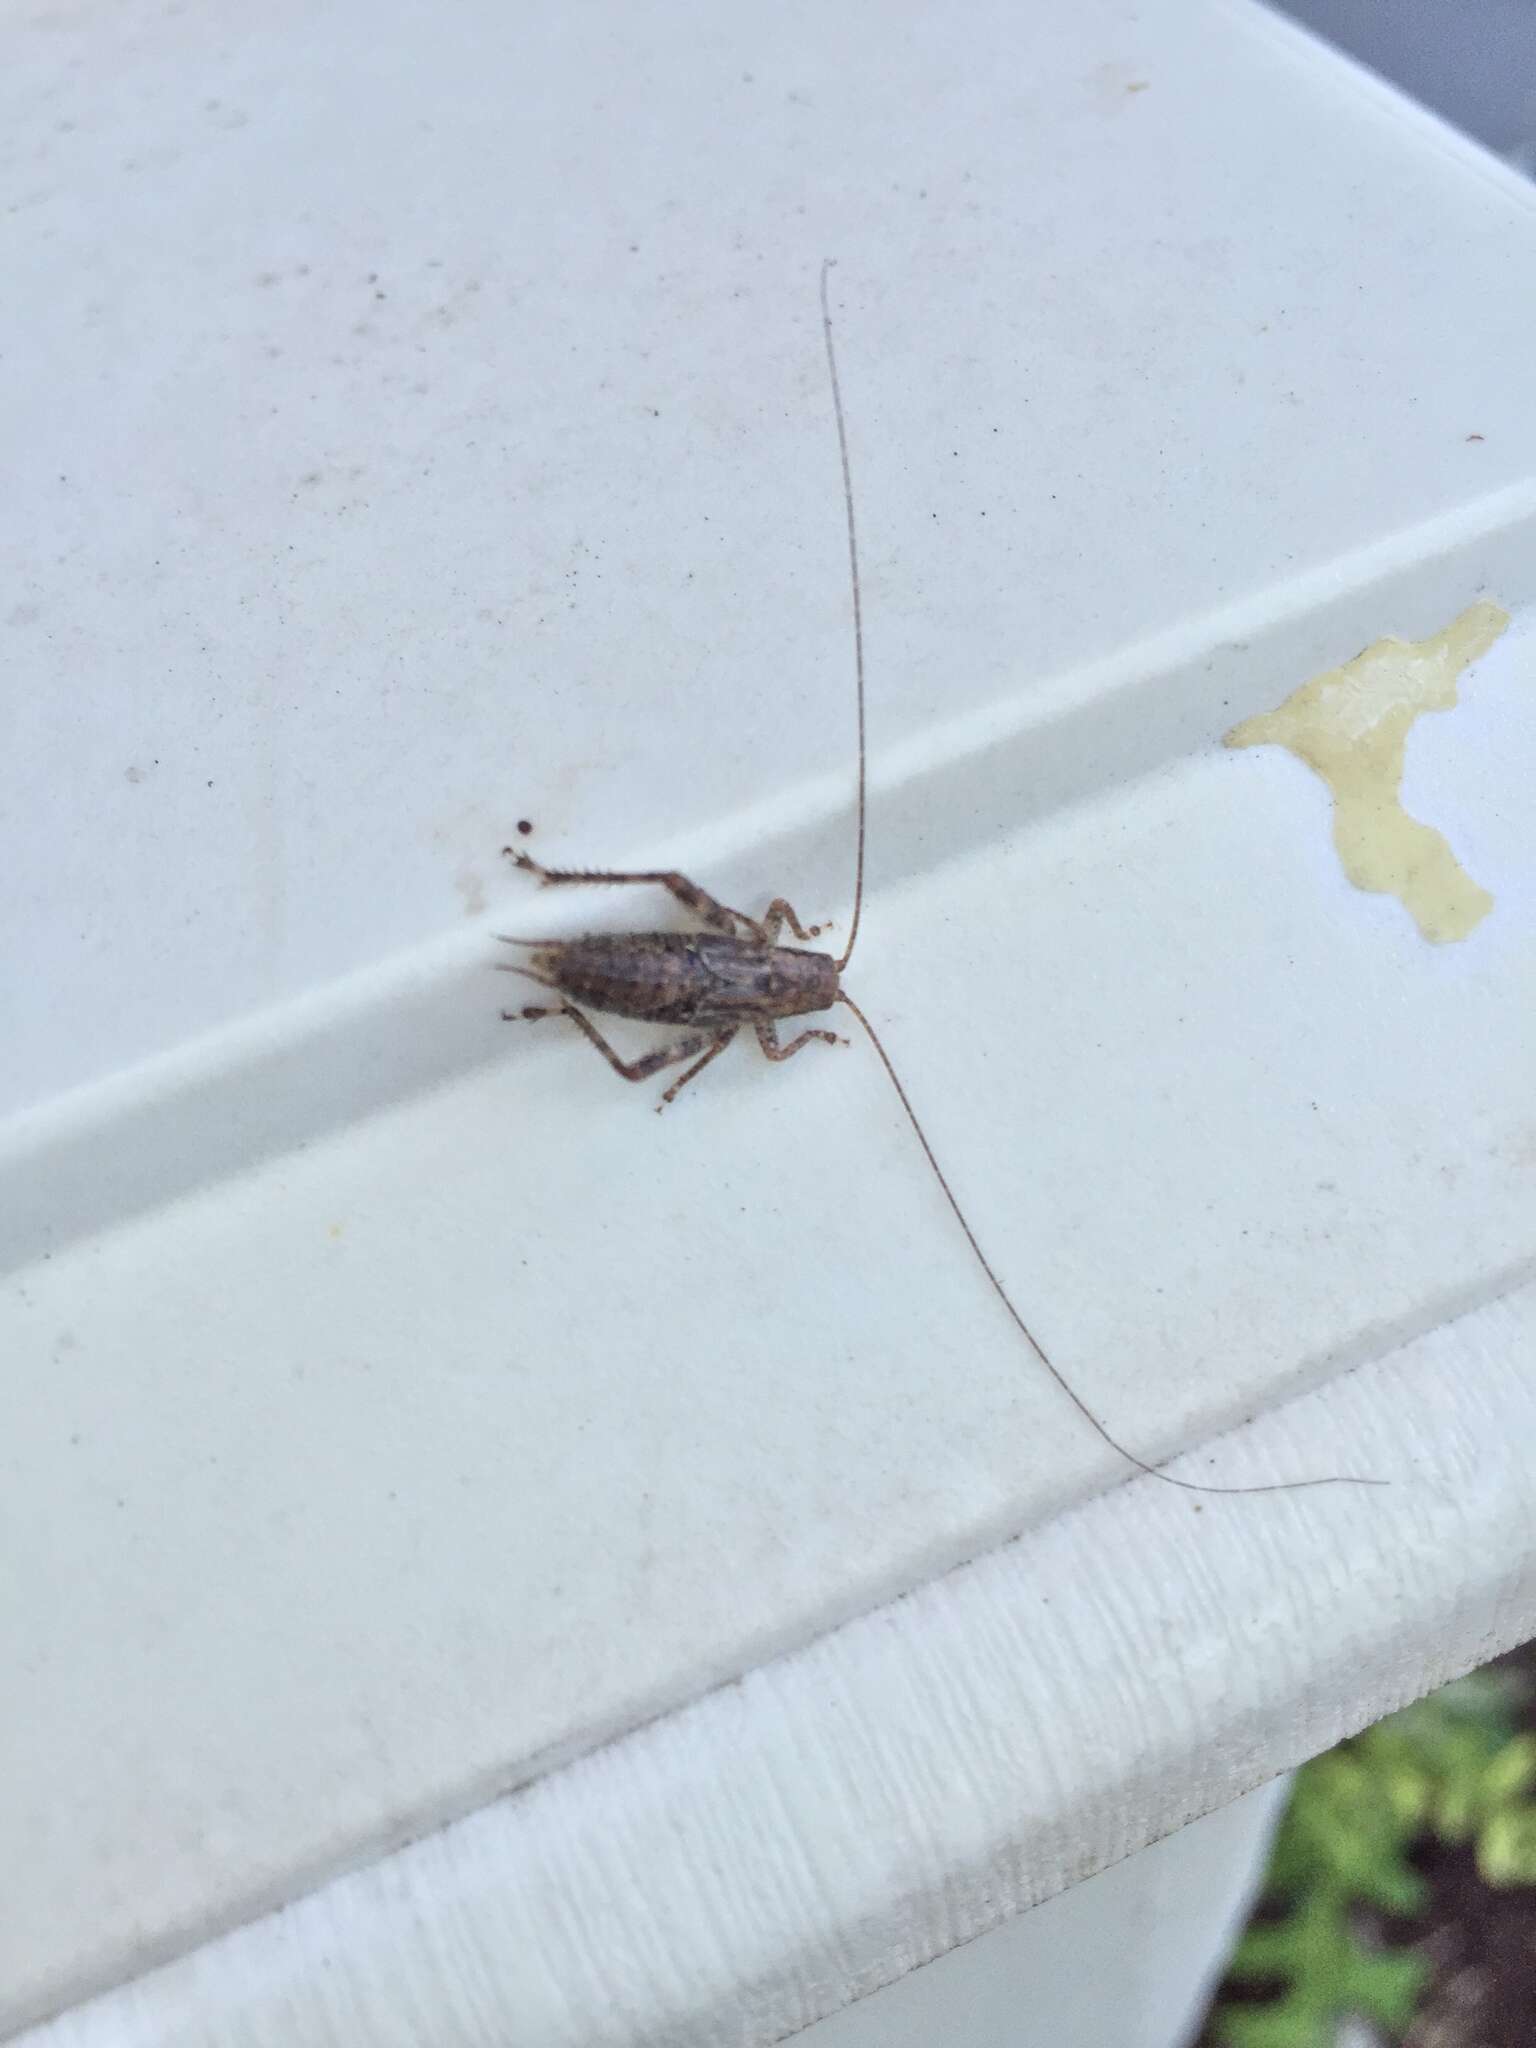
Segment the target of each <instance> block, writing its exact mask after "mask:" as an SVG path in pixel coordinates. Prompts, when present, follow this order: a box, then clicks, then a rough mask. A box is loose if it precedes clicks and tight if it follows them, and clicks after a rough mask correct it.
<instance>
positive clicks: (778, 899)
mask: <svg viewBox="0 0 1536 2048" xmlns="http://www.w3.org/2000/svg"><path fill="white" fill-rule="evenodd" d="M786 924H787V925H788V926H789V928H790V930H791V931H792V932H793V933H794V935H795V937H796V938H797V939H819V938H820V937H821V934H822V930H823V927H822V926H821V925H819V924H802V923H801V922H800V920H799V918H798V917H796V915H795V913H794V911H793V910H791V908H790V907H789V905H788V903H786V902H785V900H784V898H783V897H782V896H775V897H774V899H773V901H772V902H771V903H770V904H769V906H768V908H767V909H766V910H765V911H764V912H763V932H764V934H765V936H766V937H767V940H768V943H769V945H770V946H776V945H777V944H778V943H779V927H780V926H781V925H786Z"/></svg>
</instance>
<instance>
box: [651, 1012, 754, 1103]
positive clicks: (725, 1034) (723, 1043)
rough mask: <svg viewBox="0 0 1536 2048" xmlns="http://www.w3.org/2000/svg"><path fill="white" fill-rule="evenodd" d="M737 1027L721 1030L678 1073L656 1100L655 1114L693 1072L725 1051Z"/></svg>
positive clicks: (701, 1068)
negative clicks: (697, 1056)
mask: <svg viewBox="0 0 1536 2048" xmlns="http://www.w3.org/2000/svg"><path fill="white" fill-rule="evenodd" d="M738 1028H739V1027H738V1026H737V1025H735V1024H733V1025H732V1026H731V1028H730V1030H729V1031H722V1032H721V1034H720V1036H719V1037H718V1038H717V1039H716V1040H715V1042H714V1044H713V1045H712V1046H711V1047H710V1048H709V1051H708V1052H707V1053H705V1054H704V1056H703V1058H702V1059H697V1060H695V1061H694V1063H693V1065H692V1066H691V1067H690V1068H689V1069H688V1071H687V1073H686V1074H679V1075H678V1077H677V1079H676V1080H675V1081H674V1082H673V1083H672V1086H671V1087H670V1088H668V1089H667V1090H666V1092H665V1093H664V1094H663V1096H662V1098H661V1100H660V1102H658V1103H657V1105H656V1114H657V1115H658V1116H660V1115H661V1112H662V1111H663V1110H664V1109H665V1108H666V1106H667V1104H668V1103H669V1102H670V1101H671V1100H672V1099H673V1097H674V1096H675V1095H676V1094H677V1092H678V1090H679V1089H682V1088H686V1087H687V1086H688V1083H689V1082H690V1081H691V1080H692V1079H693V1077H694V1076H695V1074H702V1073H703V1071H704V1069H705V1068H706V1067H707V1066H708V1065H709V1063H710V1061H711V1060H712V1059H714V1058H715V1057H716V1056H717V1055H718V1054H720V1053H722V1052H724V1051H725V1048H726V1047H727V1046H728V1045H729V1044H730V1042H731V1040H732V1039H733V1038H734V1037H735V1036H736V1033H737V1030H738Z"/></svg>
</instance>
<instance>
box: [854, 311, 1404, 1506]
mask: <svg viewBox="0 0 1536 2048" xmlns="http://www.w3.org/2000/svg"><path fill="white" fill-rule="evenodd" d="M823 278H825V272H823ZM837 999H838V1001H839V1002H840V1003H846V1004H847V1006H848V1008H849V1009H850V1010H852V1012H853V1014H854V1015H855V1017H857V1018H858V1020H859V1022H860V1023H861V1024H862V1025H863V1026H864V1029H865V1032H866V1033H867V1034H868V1037H869V1042H870V1044H871V1045H872V1046H873V1047H874V1048H875V1051H876V1052H877V1053H878V1054H879V1055H880V1064H881V1065H882V1066H883V1067H884V1068H885V1071H886V1072H887V1074H889V1075H890V1077H891V1086H892V1087H893V1088H894V1089H895V1090H896V1093H897V1095H898V1097H899V1098H900V1100H901V1106H902V1108H903V1109H904V1110H905V1111H906V1113H907V1121H908V1122H909V1123H910V1124H911V1126H912V1128H913V1130H914V1131H915V1132H916V1133H917V1142H918V1143H919V1145H921V1146H922V1148H923V1151H924V1153H925V1154H926V1155H927V1159H928V1164H929V1165H930V1166H931V1167H932V1168H933V1174H934V1178H935V1180H937V1182H938V1184H939V1186H940V1187H941V1188H942V1189H943V1190H944V1199H945V1201H946V1202H948V1204H949V1206H950V1208H951V1209H953V1210H954V1212H955V1221H956V1222H957V1223H958V1224H959V1226H960V1228H961V1229H962V1230H963V1231H964V1232H965V1241H966V1243H967V1244H968V1245H969V1246H970V1248H971V1250H972V1251H973V1252H974V1253H975V1254H976V1263H977V1265H979V1266H980V1268H981V1270H982V1272H983V1273H985V1274H986V1276H987V1278H988V1280H989V1281H990V1282H991V1284H992V1292H993V1293H994V1294H995V1295H996V1296H997V1298H998V1300H999V1301H1000V1302H1001V1303H1002V1304H1003V1307H1004V1308H1005V1309H1006V1310H1007V1311H1008V1313H1009V1315H1010V1316H1011V1317H1012V1319H1013V1324H1014V1328H1015V1329H1016V1330H1017V1331H1018V1333H1019V1335H1020V1336H1021V1337H1022V1338H1023V1339H1024V1342H1025V1343H1026V1344H1027V1345H1028V1346H1029V1348H1030V1350H1031V1351H1033V1352H1034V1354H1035V1356H1036V1358H1038V1359H1039V1361H1040V1363H1041V1364H1042V1365H1043V1366H1044V1367H1045V1369H1046V1371H1047V1372H1048V1373H1049V1374H1050V1376H1051V1378H1052V1379H1053V1380H1054V1381H1055V1382H1056V1384H1057V1386H1058V1387H1060V1389H1061V1391H1062V1392H1063V1393H1064V1394H1065V1395H1066V1397H1067V1399H1068V1400H1069V1401H1070V1402H1071V1403H1072V1406H1073V1407H1074V1408H1075V1409H1076V1410H1077V1412H1078V1414H1079V1415H1081V1416H1082V1417H1083V1419H1084V1421H1085V1422H1087V1423H1089V1424H1090V1425H1091V1426H1092V1428H1093V1429H1094V1431H1095V1432H1096V1433H1097V1435H1098V1436H1099V1437H1100V1438H1102V1440H1103V1441H1104V1442H1105V1443H1107V1444H1108V1445H1109V1448H1110V1449H1111V1450H1112V1451H1114V1452H1115V1453H1116V1455H1117V1456H1118V1457H1121V1458H1124V1459H1125V1461H1126V1463H1127V1464H1129V1465H1134V1466H1135V1467H1136V1470H1137V1471H1138V1472H1145V1473H1146V1474H1147V1475H1148V1477H1149V1478H1152V1479H1161V1480H1162V1482H1163V1484H1164V1485H1165V1486H1177V1487H1178V1488H1179V1489H1180V1491H1181V1492H1183V1493H1297V1492H1299V1491H1300V1490H1301V1488H1302V1487H1304V1486H1390V1485H1391V1483H1392V1482H1391V1481H1390V1480H1389V1479H1362V1478H1356V1477H1354V1476H1353V1475H1351V1474H1348V1473H1342V1472H1341V1473H1336V1474H1334V1475H1332V1476H1331V1477H1329V1478H1327V1479H1277V1480H1273V1481H1271V1482H1270V1484H1268V1485H1267V1486H1200V1485H1197V1484H1196V1482H1195V1481H1194V1480H1193V1479H1175V1478H1174V1477H1173V1476H1172V1474H1171V1473H1168V1472H1161V1471H1159V1470H1158V1468H1157V1466H1156V1465H1149V1464H1148V1463H1147V1461H1146V1459H1145V1458H1138V1457H1137V1455H1136V1453H1135V1452H1134V1451H1128V1450H1127V1449H1126V1447H1125V1445H1124V1444H1122V1443H1118V1442H1116V1440H1115V1438H1114V1437H1112V1436H1111V1435H1110V1433H1109V1431H1108V1430H1107V1429H1106V1428H1105V1427H1104V1425H1103V1423H1102V1422H1100V1420H1099V1418H1098V1417H1097V1415H1095V1414H1094V1412H1093V1410H1092V1409H1091V1408H1090V1407H1089V1406H1088V1404H1087V1402H1086V1401H1085V1400H1084V1399H1083V1397H1082V1396H1081V1394H1079V1393H1077V1392H1076V1391H1075V1390H1074V1389H1073V1387H1072V1385H1071V1384H1070V1382H1069V1381H1068V1379H1067V1377H1066V1375H1065V1374H1064V1373H1063V1372H1062V1371H1061V1369H1060V1367H1059V1366H1056V1365H1053V1364H1052V1362H1051V1360H1050V1359H1049V1358H1048V1357H1047V1356H1046V1353H1045V1350H1044V1347H1043V1346H1042V1345H1041V1343H1040V1341H1039V1339H1038V1338H1037V1337H1036V1336H1035V1334H1034V1332H1033V1331H1032V1330H1031V1329H1030V1327H1029V1325H1028V1323H1026V1322H1025V1320H1024V1318H1023V1317H1022V1316H1021V1315H1020V1314H1019V1312H1018V1310H1017V1309H1016V1308H1015V1307H1014V1305H1013V1303H1012V1302H1011V1301H1010V1300H1009V1298H1008V1290H1007V1289H1006V1288H1005V1287H1004V1285H1003V1283H1002V1281H1001V1280H999V1279H998V1277H997V1275H996V1273H994V1272H993V1270H992V1262H991V1260H990V1259H989V1258H988V1257H987V1255H986V1253H985V1252H984V1251H983V1250H982V1248H981V1246H980V1244H978V1242H977V1240H976V1233H975V1231H974V1230H972V1228H971V1226H970V1224H969V1223H967V1221H966V1220H965V1211H964V1210H963V1209H962V1208H961V1207H960V1204H959V1202H958V1201H957V1200H956V1199H955V1191H954V1189H953V1188H952V1187H951V1186H950V1184H949V1181H948V1179H947V1178H946V1176H945V1173H944V1169H943V1167H942V1166H940V1164H939V1162H938V1160H937V1159H936V1158H935V1157H934V1151H933V1147H932V1146H931V1145H930V1144H929V1142H928V1134H927V1132H926V1131H925V1130H924V1129H923V1127H922V1125H921V1124H920V1123H919V1122H918V1120H917V1111H916V1110H915V1109H914V1108H913V1107H912V1104H911V1102H910V1101H909V1100H908V1098H907V1091H906V1089H905V1088H903V1087H902V1085H901V1076H900V1075H899V1074H898V1073H897V1072H896V1069H895V1068H894V1067H893V1066H892V1064H891V1056H890V1054H889V1053H888V1052H887V1051H886V1049H885V1047H884V1046H883V1045H882V1044H881V1043H880V1039H879V1036H878V1034H877V1033H876V1031H875V1027H874V1025H873V1024H871V1023H870V1021H869V1019H868V1018H867V1017H866V1016H865V1014H864V1012H863V1011H862V1010H861V1009H860V1008H859V1006H858V1004H857V1003H856V1002H855V1001H854V1000H853V997H852V996H851V995H849V994H848V992H847V991H846V990H845V989H840V990H839V991H838V998H837Z"/></svg>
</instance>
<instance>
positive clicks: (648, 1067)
mask: <svg viewBox="0 0 1536 2048" xmlns="http://www.w3.org/2000/svg"><path fill="white" fill-rule="evenodd" d="M541 1017H569V1018H570V1020H571V1022H572V1023H573V1024H574V1025H575V1026H576V1029H577V1030H578V1031H579V1032H580V1033H581V1034H582V1036H583V1037H584V1038H586V1039H588V1040H590V1042H591V1043H592V1044H593V1045H595V1046H596V1047H597V1049H598V1051H599V1052H600V1053H601V1054H602V1056H603V1058H604V1059H605V1060H606V1061H607V1062H608V1064H609V1066H610V1067H612V1069H613V1071H614V1072H615V1073H616V1074H619V1075H621V1076H622V1077H623V1079H624V1080H626V1081H648V1080H649V1079H650V1078H651V1076H652V1074H659V1073H660V1072H661V1070H662V1069H663V1067H675V1066H676V1065H677V1064H678V1062H679V1061H680V1060H691V1059H693V1058H694V1056H695V1054H697V1053H702V1054H703V1055H704V1057H703V1058H702V1059H701V1060H699V1061H698V1064H697V1065H696V1066H693V1067H691V1068H690V1069H689V1070H688V1072H687V1073H686V1074H684V1075H683V1077H682V1079H681V1080H679V1081H677V1082H675V1083H674V1084H673V1086H672V1087H671V1088H669V1089H668V1090H667V1092H666V1094H665V1095H664V1096H663V1097H662V1098H661V1102H660V1103H658V1104H657V1107H658V1108H660V1107H661V1106H662V1105H663V1104H665V1103H668V1102H670V1101H671V1100H672V1098H673V1096H674V1095H675V1094H676V1093H677V1091H678V1089H679V1088H681V1087H683V1086H684V1085H685V1083H687V1082H689V1081H691V1080H692V1079H693V1077H694V1075H695V1074H697V1073H700V1072H702V1070H703V1069H704V1068H705V1067H707V1066H708V1065H709V1062H710V1061H711V1060H712V1059H713V1058H714V1057H715V1055H716V1053H719V1052H724V1050H725V1048H726V1047H727V1046H728V1045H729V1044H730V1042H731V1040H732V1039H733V1038H734V1037H735V1036H736V1026H735V1025H734V1024H733V1025H732V1026H731V1027H730V1029H729V1030H728V1031H690V1032H689V1034H688V1036H687V1037H686V1038H677V1039H674V1040H673V1042H672V1043H671V1044H670V1045H658V1046H657V1048H656V1050H655V1051H654V1052H645V1053H642V1054H641V1055H640V1057H639V1059H637V1060H627V1059H624V1058H623V1057H622V1056H621V1054H620V1053H619V1052H618V1050H617V1049H616V1048H615V1047H614V1046H611V1045H610V1044H609V1043H608V1041H607V1039H606V1038H604V1036H603V1034H602V1033H601V1031H599V1030H598V1028H597V1026H596V1025H595V1024H594V1023H593V1022H592V1019H591V1018H590V1017H588V1016H587V1015H586V1014H585V1013H584V1012H583V1011H581V1010H578V1009H577V1007H576V1005H575V1004H574V1003H554V1004H551V1005H549V1006H548V1007H547V1008H546V1007H543V1006H541V1005H540V1004H538V1003H530V1004H528V1005H527V1007H526V1008H524V1009H521V1010H503V1011H502V1013H501V1020H502V1022H503V1023H504V1024H516V1023H518V1022H519V1021H526V1022H527V1023H529V1024H536V1023H538V1021H539V1019H540V1018H541Z"/></svg>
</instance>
